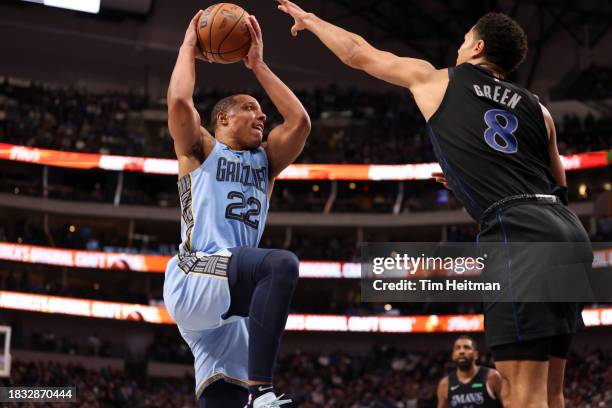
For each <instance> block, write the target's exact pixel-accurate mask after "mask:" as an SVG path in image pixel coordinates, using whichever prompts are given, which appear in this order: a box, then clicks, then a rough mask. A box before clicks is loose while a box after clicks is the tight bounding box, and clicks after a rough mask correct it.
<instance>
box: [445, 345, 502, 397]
mask: <svg viewBox="0 0 612 408" xmlns="http://www.w3.org/2000/svg"><path fill="white" fill-rule="evenodd" d="M451 358H452V359H453V362H454V363H455V364H456V365H457V368H456V369H455V371H453V372H452V373H451V374H450V375H447V376H446V377H444V378H443V379H442V380H440V383H439V384H438V408H501V407H503V406H506V407H507V406H509V401H508V399H509V398H508V397H509V396H508V391H509V389H508V386H507V384H506V386H504V384H503V382H504V381H503V380H502V377H501V375H500V374H499V372H497V370H494V369H492V368H488V367H482V366H478V365H476V360H478V349H477V345H476V341H475V340H474V339H473V338H471V337H470V336H459V338H458V339H457V340H455V343H454V344H453V352H452V355H451Z"/></svg>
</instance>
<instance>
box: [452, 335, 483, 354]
mask: <svg viewBox="0 0 612 408" xmlns="http://www.w3.org/2000/svg"><path fill="white" fill-rule="evenodd" d="M457 340H469V341H471V342H472V347H474V350H478V343H476V340H474V338H473V337H470V336H468V335H467V334H462V335H461V336H459V337H457V339H456V340H455V343H456V342H457Z"/></svg>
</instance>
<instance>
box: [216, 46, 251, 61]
mask: <svg viewBox="0 0 612 408" xmlns="http://www.w3.org/2000/svg"><path fill="white" fill-rule="evenodd" d="M248 46H250V44H249V43H244V45H243V46H242V47H240V48H236V49H235V50H231V51H226V52H223V53H217V54H215V55H216V56H218V57H219V58H221V59H222V60H223V61H225V62H226V63H233V62H234V61H230V60H228V59H226V58H223V56H224V55H227V54H232V53H234V52H237V51H240V50H241V49H243V48H245V47H248Z"/></svg>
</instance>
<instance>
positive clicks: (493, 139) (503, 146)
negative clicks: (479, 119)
mask: <svg viewBox="0 0 612 408" xmlns="http://www.w3.org/2000/svg"><path fill="white" fill-rule="evenodd" d="M500 118H503V119H504V122H503V124H502V123H500ZM484 121H485V123H486V124H487V126H488V128H487V129H486V130H485V132H484V139H485V142H487V144H488V145H489V146H491V147H492V148H493V149H495V150H497V151H498V152H502V153H516V152H517V151H518V140H516V136H514V132H515V131H516V129H517V128H518V119H517V118H516V116H514V115H513V114H512V113H510V112H508V111H505V110H503V109H490V110H488V111H486V112H485V114H484ZM500 142H501V143H500Z"/></svg>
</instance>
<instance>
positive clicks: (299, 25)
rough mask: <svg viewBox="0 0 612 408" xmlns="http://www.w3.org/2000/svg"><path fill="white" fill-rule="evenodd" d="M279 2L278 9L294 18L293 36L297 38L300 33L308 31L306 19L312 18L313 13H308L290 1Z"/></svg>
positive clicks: (280, 0) (282, 0)
mask: <svg viewBox="0 0 612 408" xmlns="http://www.w3.org/2000/svg"><path fill="white" fill-rule="evenodd" d="M276 1H278V9H279V10H280V11H282V12H284V13H286V14H289V15H290V16H291V17H293V21H294V22H293V27H291V35H293V36H294V37H295V36H297V34H298V31H301V30H304V29H306V19H308V18H309V17H311V16H312V13H307V12H305V11H304V10H302V9H301V8H300V6H298V5H297V4H295V3H293V2H291V1H289V0H276Z"/></svg>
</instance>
